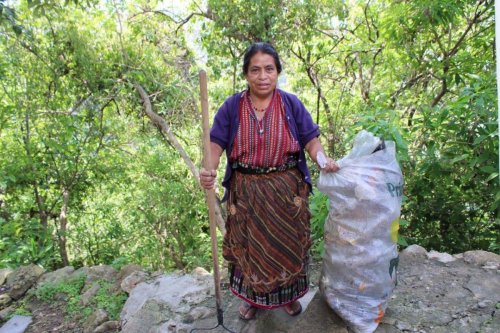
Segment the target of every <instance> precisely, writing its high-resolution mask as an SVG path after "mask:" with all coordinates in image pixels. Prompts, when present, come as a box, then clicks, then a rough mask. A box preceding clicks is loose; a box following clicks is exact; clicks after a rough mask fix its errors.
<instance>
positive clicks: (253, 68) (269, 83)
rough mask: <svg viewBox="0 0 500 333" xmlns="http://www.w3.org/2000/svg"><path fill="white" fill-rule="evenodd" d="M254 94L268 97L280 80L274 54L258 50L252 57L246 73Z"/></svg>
mask: <svg viewBox="0 0 500 333" xmlns="http://www.w3.org/2000/svg"><path fill="white" fill-rule="evenodd" d="M245 78H246V79H247V82H248V85H249V86H250V91H251V93H252V94H253V95H255V96H257V97H260V98H266V97H268V96H269V95H271V94H272V93H273V91H274V89H275V88H276V84H277V82H278V69H277V68H276V64H275V63H274V58H273V56H271V55H269V54H266V53H262V52H257V53H256V54H255V55H254V56H253V57H252V58H251V59H250V65H249V66H248V72H247V73H246V74H245Z"/></svg>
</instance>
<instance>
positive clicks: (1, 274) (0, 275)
mask: <svg viewBox="0 0 500 333" xmlns="http://www.w3.org/2000/svg"><path fill="white" fill-rule="evenodd" d="M12 272H13V270H12V269H10V268H2V269H0V286H1V285H2V284H4V283H5V281H6V280H7V276H9V275H10V274H11V273H12Z"/></svg>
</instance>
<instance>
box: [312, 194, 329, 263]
mask: <svg viewBox="0 0 500 333" xmlns="http://www.w3.org/2000/svg"><path fill="white" fill-rule="evenodd" d="M328 204H329V200H328V197H327V196H326V195H325V194H323V193H321V192H319V191H315V192H314V194H313V195H312V196H311V197H310V199H309V209H310V210H311V214H312V217H311V238H312V240H313V245H312V248H311V254H312V256H313V258H315V259H316V260H320V259H321V258H322V257H323V250H324V244H325V242H324V237H323V236H324V234H325V233H324V226H325V221H326V218H327V217H328V210H329V209H328Z"/></svg>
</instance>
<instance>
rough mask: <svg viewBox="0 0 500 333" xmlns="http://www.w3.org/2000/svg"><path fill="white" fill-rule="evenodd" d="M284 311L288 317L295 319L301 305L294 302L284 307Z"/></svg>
mask: <svg viewBox="0 0 500 333" xmlns="http://www.w3.org/2000/svg"><path fill="white" fill-rule="evenodd" d="M284 309H285V312H286V313H288V315H289V316H291V317H295V316H297V315H299V314H300V313H301V312H302V304H300V302H299V301H295V302H293V303H290V304H287V305H285V307H284Z"/></svg>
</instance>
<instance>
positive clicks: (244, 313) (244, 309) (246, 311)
mask: <svg viewBox="0 0 500 333" xmlns="http://www.w3.org/2000/svg"><path fill="white" fill-rule="evenodd" d="M256 312H257V308H256V307H255V306H252V305H250V304H248V303H247V302H243V303H242V304H241V305H240V318H241V319H243V320H251V319H255V313H256Z"/></svg>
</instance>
